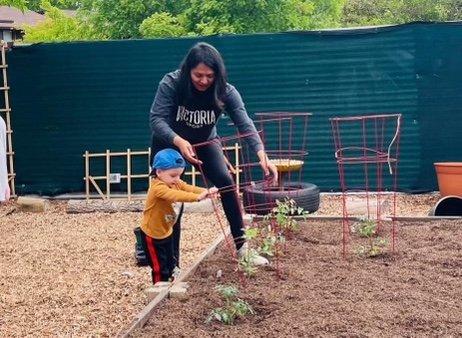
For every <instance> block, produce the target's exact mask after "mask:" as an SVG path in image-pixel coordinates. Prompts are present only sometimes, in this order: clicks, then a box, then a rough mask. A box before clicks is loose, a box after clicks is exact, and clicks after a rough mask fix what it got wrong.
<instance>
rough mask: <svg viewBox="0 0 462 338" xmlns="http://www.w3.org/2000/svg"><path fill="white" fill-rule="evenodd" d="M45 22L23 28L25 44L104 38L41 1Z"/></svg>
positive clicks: (77, 20)
mask: <svg viewBox="0 0 462 338" xmlns="http://www.w3.org/2000/svg"><path fill="white" fill-rule="evenodd" d="M41 6H42V9H43V10H45V20H44V21H43V22H41V23H39V24H38V25H36V26H25V27H24V31H25V35H24V41H25V42H59V41H75V40H95V39H102V38H104V37H103V36H102V35H100V34H98V33H97V32H95V31H94V30H92V29H91V27H89V26H86V25H85V23H84V22H83V21H81V20H79V18H74V17H69V16H67V15H66V14H64V13H63V12H62V11H61V10H59V9H58V8H56V7H54V6H52V5H51V4H50V3H49V2H48V1H42V3H41Z"/></svg>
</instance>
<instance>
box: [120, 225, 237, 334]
mask: <svg viewBox="0 0 462 338" xmlns="http://www.w3.org/2000/svg"><path fill="white" fill-rule="evenodd" d="M228 233H229V231H227V232H226V236H228ZM224 240H225V235H224V234H221V235H219V236H218V237H217V238H216V239H215V241H214V242H213V243H212V245H210V247H208V248H207V249H206V250H205V251H204V252H203V253H202V254H201V255H200V256H199V258H198V259H196V260H195V261H194V263H193V264H192V266H191V267H189V268H188V269H187V270H186V271H184V272H182V273H181V274H180V276H179V277H178V278H177V279H176V280H175V281H174V282H173V283H172V285H170V286H169V287H168V288H167V289H166V290H164V291H162V292H161V293H159V294H158V295H157V296H156V297H155V298H154V299H153V300H151V301H150V302H149V303H148V305H146V307H145V308H144V309H143V310H141V312H140V313H138V314H137V315H136V316H135V318H134V319H133V320H132V322H131V323H130V324H129V326H128V328H126V329H123V330H121V331H120V332H119V333H118V334H117V337H122V338H127V337H130V335H131V334H132V333H133V332H134V331H135V330H137V329H140V328H142V327H143V326H144V325H145V324H146V322H147V321H148V320H149V318H150V317H151V315H152V313H153V312H154V310H155V308H156V306H157V305H158V304H159V303H160V302H161V301H162V300H164V299H165V298H167V297H168V295H169V293H170V289H171V288H172V287H173V286H174V285H176V284H179V283H180V282H185V281H186V280H187V279H188V278H190V277H191V276H192V275H193V273H194V272H195V271H196V269H197V268H198V267H199V265H200V264H201V263H202V262H203V261H204V260H205V259H207V258H208V257H210V256H211V255H212V254H213V253H214V252H215V250H216V249H217V248H218V246H219V245H220V244H221V243H222V242H223V241H224Z"/></svg>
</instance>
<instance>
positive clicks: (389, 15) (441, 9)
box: [341, 0, 462, 26]
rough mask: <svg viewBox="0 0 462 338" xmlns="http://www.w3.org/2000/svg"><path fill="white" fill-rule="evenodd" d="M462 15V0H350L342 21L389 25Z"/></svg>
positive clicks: (346, 24) (346, 22) (346, 5)
mask: <svg viewBox="0 0 462 338" xmlns="http://www.w3.org/2000/svg"><path fill="white" fill-rule="evenodd" d="M461 19H462V2H461V1H460V0H376V1H370V0H348V1H347V2H346V4H345V6H344V8H343V16H342V18H341V22H342V25H345V26H358V25H362V26H364V25H385V24H399V23H406V22H411V21H447V20H461Z"/></svg>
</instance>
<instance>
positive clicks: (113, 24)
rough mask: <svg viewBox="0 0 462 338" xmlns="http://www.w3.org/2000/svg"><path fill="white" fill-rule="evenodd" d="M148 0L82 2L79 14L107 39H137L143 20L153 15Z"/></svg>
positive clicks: (139, 35) (85, 0)
mask: <svg viewBox="0 0 462 338" xmlns="http://www.w3.org/2000/svg"><path fill="white" fill-rule="evenodd" d="M153 3H154V2H153V1H149V0H84V1H83V3H82V7H81V10H80V13H81V15H82V16H83V17H85V20H86V21H87V22H88V24H89V25H90V26H91V27H93V28H94V29H95V31H97V32H99V33H100V34H101V35H103V36H104V37H105V38H108V39H130V38H139V37H141V34H140V30H139V28H140V25H141V23H142V22H143V20H144V19H145V18H147V17H149V16H150V15H152V14H153V13H154V5H153Z"/></svg>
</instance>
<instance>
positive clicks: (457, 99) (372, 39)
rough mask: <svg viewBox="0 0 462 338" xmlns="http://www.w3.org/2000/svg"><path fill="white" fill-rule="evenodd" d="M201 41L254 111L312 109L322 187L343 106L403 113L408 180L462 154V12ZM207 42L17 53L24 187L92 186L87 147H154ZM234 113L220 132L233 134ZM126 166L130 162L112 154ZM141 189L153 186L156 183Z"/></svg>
mask: <svg viewBox="0 0 462 338" xmlns="http://www.w3.org/2000/svg"><path fill="white" fill-rule="evenodd" d="M200 40H202V41H206V42H209V43H211V44H213V45H214V46H216V47H217V48H218V49H219V50H220V52H222V54H223V56H224V59H225V62H226V65H227V69H228V73H229V81H230V82H231V83H232V84H234V85H235V86H236V87H237V88H238V90H239V91H240V92H241V94H242V96H243V99H244V102H245V103H246V106H247V109H248V111H249V113H250V115H251V116H253V115H254V114H255V113H257V112H262V111H303V112H306V111H309V112H311V113H313V116H312V118H311V119H310V124H309V130H308V133H309V134H308V150H309V152H310V154H309V157H308V160H307V162H306V164H305V165H304V178H305V180H306V181H309V182H312V183H315V184H317V185H318V186H320V188H321V189H322V190H324V191H330V190H334V191H337V190H339V179H338V172H337V167H336V163H335V161H334V155H333V153H334V148H333V143H332V136H331V128H330V124H329V118H330V117H334V116H349V115H363V114H374V113H396V112H399V113H402V114H403V127H402V137H401V147H400V153H401V162H400V179H399V186H400V188H401V190H407V191H422V190H435V189H436V188H437V183H436V177H435V174H434V169H433V162H436V161H461V160H462V149H461V147H460V143H461V142H460V141H461V136H462V111H461V109H462V108H461V107H462V95H461V93H462V82H461V79H462V76H461V75H462V58H461V57H460V55H462V25H461V24H459V23H444V24H442V23H441V24H434V23H415V24H409V25H402V26H394V27H382V28H371V29H356V30H334V31H310V32H291V33H280V34H256V35H240V36H211V37H204V38H201V39H200ZM197 41H199V40H198V39H192V38H184V39H157V40H128V41H105V42H80V43H62V44H35V45H31V46H18V47H16V48H14V49H13V50H12V51H11V52H9V54H8V64H9V82H10V87H11V91H10V93H11V105H12V109H13V112H12V124H13V129H14V141H13V142H14V150H15V165H16V166H15V169H16V173H17V176H16V178H17V180H16V185H17V191H18V193H19V194H24V193H39V194H46V195H54V194H59V193H65V192H83V191H84V181H83V179H82V178H83V176H84V160H83V157H82V155H83V153H84V152H85V150H88V151H90V152H105V151H106V149H110V150H112V151H125V150H126V149H127V148H130V149H131V150H145V149H147V147H149V144H150V131H149V125H148V111H149V108H150V105H151V102H152V99H153V96H154V93H155V90H156V87H157V84H158V82H159V80H160V79H161V78H162V76H163V75H164V74H165V73H166V72H168V71H171V70H174V69H176V68H177V66H178V64H179V63H180V61H181V59H182V57H183V56H184V54H185V53H186V51H187V50H188V49H189V48H190V47H191V46H192V45H193V44H194V43H195V42H197ZM226 122H227V121H226V120H225V121H221V123H220V125H219V131H220V133H221V134H227V135H229V134H232V130H231V129H230V127H229V126H228V125H227V123H226ZM266 141H267V143H271V142H273V141H274V140H272V139H271V138H267V139H266ZM103 165H104V164H101V165H100V167H101V168H100V170H103V169H102V168H103ZM145 165H146V164H145V163H135V164H134V168H133V170H134V171H137V172H140V171H146V169H145ZM96 169H98V168H96ZM118 170H120V171H122V172H123V171H124V170H125V169H124V163H120V164H117V163H114V171H118ZM121 188H123V186H121ZM134 188H135V190H136V189H138V190H145V189H146V182H144V181H143V182H140V183H139V184H137V185H136V186H135V187H134ZM113 189H114V188H113Z"/></svg>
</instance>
